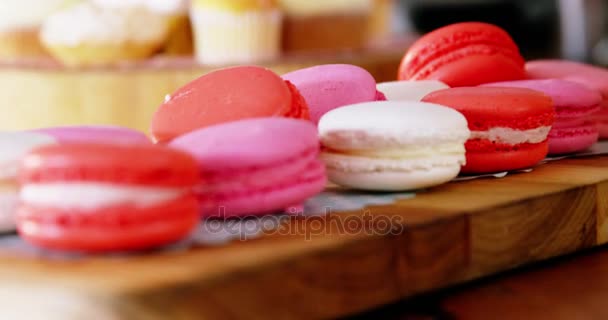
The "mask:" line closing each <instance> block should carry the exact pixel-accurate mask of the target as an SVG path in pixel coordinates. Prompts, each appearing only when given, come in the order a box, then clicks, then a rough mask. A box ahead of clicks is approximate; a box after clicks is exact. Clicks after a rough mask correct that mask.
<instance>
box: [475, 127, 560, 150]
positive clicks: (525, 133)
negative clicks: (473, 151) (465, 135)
mask: <svg viewBox="0 0 608 320" xmlns="http://www.w3.org/2000/svg"><path fill="white" fill-rule="evenodd" d="M550 131H551V127H550V126H542V127H538V128H534V129H529V130H518V129H512V128H504V127H495V128H491V129H489V130H487V131H471V138H470V139H471V140H475V139H481V140H489V141H491V142H497V143H502V144H510V145H517V144H523V143H541V142H543V141H545V140H547V137H548V135H549V132H550Z"/></svg>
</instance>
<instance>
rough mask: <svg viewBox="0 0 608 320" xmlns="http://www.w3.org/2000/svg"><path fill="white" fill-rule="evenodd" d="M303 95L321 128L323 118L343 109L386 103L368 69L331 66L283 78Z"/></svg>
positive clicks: (311, 114) (311, 68)
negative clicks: (377, 102)
mask: <svg viewBox="0 0 608 320" xmlns="http://www.w3.org/2000/svg"><path fill="white" fill-rule="evenodd" d="M283 79H285V80H287V81H289V82H291V83H293V84H294V85H295V86H296V88H298V90H299V91H300V93H301V94H302V96H304V99H305V100H306V103H307V104H308V107H309V108H310V118H311V120H312V121H313V122H314V123H315V124H317V123H319V119H321V117H322V116H323V115H324V114H325V113H327V112H329V111H331V110H333V109H335V108H339V107H342V106H346V105H350V104H355V103H360V102H370V101H382V100H386V97H385V96H384V95H383V94H382V93H380V92H378V91H377V90H376V80H375V79H374V77H373V76H372V75H371V74H370V73H369V72H367V71H366V70H365V69H363V68H361V67H357V66H353V65H349V64H329V65H321V66H315V67H310V68H306V69H301V70H297V71H294V72H291V73H288V74H286V75H284V76H283Z"/></svg>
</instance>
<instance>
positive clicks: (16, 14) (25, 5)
mask: <svg viewBox="0 0 608 320" xmlns="http://www.w3.org/2000/svg"><path fill="white" fill-rule="evenodd" d="M64 5H66V0H44V1H40V0H19V1H9V0H4V1H0V60H8V61H12V60H21V59H28V58H40V57H45V56H48V53H47V52H46V50H45V49H44V47H43V46H42V44H41V43H40V40H39V38H38V33H39V31H40V25H41V24H42V22H43V21H44V19H45V18H46V17H47V16H48V15H49V14H51V13H52V12H54V11H56V10H57V9H59V8H61V7H62V6H64Z"/></svg>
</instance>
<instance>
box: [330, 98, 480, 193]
mask: <svg viewBox="0 0 608 320" xmlns="http://www.w3.org/2000/svg"><path fill="white" fill-rule="evenodd" d="M319 133H320V138H321V143H322V145H323V152H322V154H321V158H322V160H323V161H324V162H325V164H326V166H327V173H328V177H329V180H331V181H332V182H334V183H336V184H338V185H342V186H345V187H350V188H355V189H362V190H375V191H407V190H415V189H421V188H428V187H432V186H436V185H439V184H443V183H445V182H448V181H450V180H452V179H453V178H455V177H456V176H457V175H458V174H459V172H460V168H461V166H462V165H463V164H464V163H465V147H464V144H465V142H466V141H467V139H468V138H469V136H470V131H469V129H468V124H467V121H466V119H465V117H464V116H463V115H462V114H460V113H459V112H457V111H455V110H453V109H450V108H447V107H444V106H440V105H436V104H431V103H424V102H406V101H402V102H394V101H384V102H369V103H361V104H355V105H351V106H346V107H342V108H339V109H335V110H333V111H330V112H329V113H327V114H326V115H324V116H323V117H322V118H321V121H320V122H319Z"/></svg>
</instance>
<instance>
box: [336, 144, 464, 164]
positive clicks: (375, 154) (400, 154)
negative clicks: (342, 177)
mask: <svg viewBox="0 0 608 320" xmlns="http://www.w3.org/2000/svg"><path fill="white" fill-rule="evenodd" d="M327 152H329V153H334V154H342V155H346V156H354V157H367V158H376V159H398V160H408V159H415V158H426V157H434V156H436V155H459V154H464V153H465V147H464V144H463V143H459V144H456V143H454V144H442V145H437V146H416V147H410V148H398V149H384V150H349V151H336V150H328V151H327Z"/></svg>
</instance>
